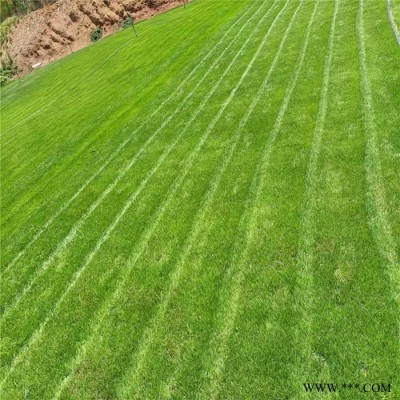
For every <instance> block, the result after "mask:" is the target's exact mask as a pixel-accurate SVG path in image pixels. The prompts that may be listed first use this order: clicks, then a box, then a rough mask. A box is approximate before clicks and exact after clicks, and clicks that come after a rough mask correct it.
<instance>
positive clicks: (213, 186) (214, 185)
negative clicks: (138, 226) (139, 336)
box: [57, 9, 284, 397]
mask: <svg viewBox="0 0 400 400" xmlns="http://www.w3.org/2000/svg"><path fill="white" fill-rule="evenodd" d="M283 10H284V9H282V10H281V12H283ZM267 15H268V13H267V14H266V15H265V16H267ZM279 16H280V14H278V15H277V16H276V17H275V19H274V21H273V22H272V24H271V25H270V28H269V30H268V32H267V34H266V38H268V37H269V35H270V33H271V31H272V29H273V27H274V25H275V22H276V21H277V20H278V18H279ZM264 46H265V40H264V41H263V43H261V45H260V47H259V49H258V51H257V52H256V53H255V55H254V57H253V59H252V60H251V61H250V64H249V65H248V66H247V68H246V70H245V72H244V73H243V75H242V77H241V79H240V81H239V82H238V84H237V85H236V87H235V88H234V89H233V90H232V92H231V94H230V96H229V98H228V100H227V102H226V103H224V105H223V107H222V108H221V109H220V110H219V112H218V114H217V116H216V118H215V119H214V121H213V122H212V124H211V126H209V129H210V130H212V129H214V126H215V124H216V123H217V122H218V120H219V119H220V117H221V115H222V113H223V112H224V110H225V108H226V107H228V105H229V103H230V102H231V101H232V100H233V99H234V97H235V93H236V92H237V90H238V88H239V87H240V86H241V84H242V82H243V80H244V79H245V78H246V76H247V75H248V73H249V71H250V69H251V68H252V66H253V64H254V62H255V60H256V59H257V58H258V56H259V53H260V51H261V49H262V48H263V47H264ZM272 69H273V67H271V69H270V72H269V75H270V74H271V72H272ZM265 84H266V81H265V82H264V86H265ZM260 95H261V93H259V94H258V95H257V96H256V99H255V100H254V101H253V102H252V104H251V105H250V107H249V109H248V110H247V112H246V114H245V116H244V118H243V119H242V120H241V122H240V124H239V128H238V130H237V131H236V132H235V134H234V135H233V137H232V140H231V141H232V144H231V146H230V148H229V150H228V151H227V153H226V156H225V157H224V158H223V160H222V162H221V165H220V166H219V168H218V169H217V171H216V174H215V176H214V177H213V178H212V180H211V182H210V185H209V189H208V190H207V192H206V194H205V196H204V199H203V200H202V204H201V206H200V208H199V210H198V211H197V214H196V217H195V222H194V223H193V228H192V230H191V232H190V235H189V236H188V239H187V241H186V244H185V245H184V246H183V247H184V250H183V253H182V255H181V256H180V259H179V261H178V265H177V266H176V268H175V270H174V273H173V276H172V278H171V280H170V285H169V288H168V289H167V290H166V292H165V297H164V298H163V299H162V301H161V302H160V304H159V311H158V312H157V314H156V315H155V317H154V318H153V320H152V321H151V322H150V328H149V329H148V330H147V331H146V332H145V333H144V334H143V340H144V344H143V346H142V347H141V349H139V350H138V352H139V353H140V354H145V353H146V349H148V346H149V343H150V342H151V340H152V339H151V337H152V336H153V335H154V331H153V329H154V327H155V326H156V325H157V324H158V322H157V321H158V320H160V319H162V318H163V315H164V313H165V310H166V308H167V307H168V303H169V299H170V297H171V293H172V291H173V290H174V288H175V287H176V286H177V285H178V284H179V277H180V274H181V272H182V267H183V264H184V262H185V259H186V255H187V253H188V252H189V251H190V249H191V248H192V246H193V244H194V243H195V241H196V238H197V235H198V233H199V229H200V227H201V222H202V219H203V217H204V215H205V212H206V211H207V210H208V208H209V206H210V203H211V201H212V199H213V196H214V195H215V193H216V191H217V189H218V185H219V182H220V179H221V177H222V174H223V173H224V171H225V169H226V167H227V166H228V164H229V161H230V159H231V157H232V155H233V152H234V150H235V148H236V145H237V143H238V140H239V138H240V135H241V133H242V131H243V128H244V125H245V124H246V122H247V120H248V118H249V117H250V115H251V113H252V112H253V110H254V107H255V106H256V104H257V103H258V101H259V99H260ZM194 161H195V159H194V158H192V159H189V160H188V163H187V166H185V167H184V173H183V174H181V175H180V176H179V177H177V179H176V181H175V182H174V184H173V186H172V187H171V190H170V191H169V193H168V195H167V196H166V199H165V201H164V202H163V204H162V206H161V207H160V209H159V211H158V212H157V214H156V217H155V218H154V222H153V223H152V224H151V225H150V226H149V229H148V230H146V232H145V235H144V240H142V241H141V242H139V247H138V248H137V249H135V250H134V251H133V254H134V256H133V259H132V260H131V261H129V263H128V268H127V269H126V272H125V273H124V276H123V278H122V282H121V283H120V284H119V286H118V287H117V289H116V291H115V292H114V294H113V296H112V299H111V301H110V303H108V302H107V303H108V304H106V305H105V307H104V308H103V309H102V310H101V311H100V316H99V317H97V318H95V319H94V321H95V322H96V325H95V327H93V328H92V329H91V331H92V332H93V334H92V335H91V336H90V338H88V340H87V342H86V343H84V344H83V346H82V348H81V351H80V353H79V354H78V357H77V358H76V361H74V363H73V364H74V366H75V368H76V367H77V365H78V364H79V363H80V362H81V361H82V359H83V358H84V356H85V353H86V347H88V346H91V345H93V343H96V340H97V338H96V336H97V335H99V333H100V332H101V323H102V322H103V320H104V318H105V317H106V315H107V313H108V312H109V309H110V308H112V307H115V305H116V304H118V303H119V301H118V299H119V297H120V295H121V290H122V289H124V288H126V283H127V282H126V279H127V278H128V277H129V275H130V271H131V270H132V268H134V266H135V264H136V262H137V260H138V259H139V258H140V257H141V256H142V254H143V252H144V251H145V249H146V245H147V241H148V240H149V237H150V236H151V235H152V234H153V233H154V229H155V228H156V227H157V225H158V224H159V222H160V219H161V217H162V215H163V213H164V211H165V210H166V209H167V208H168V207H169V205H170V202H171V201H172V200H173V198H174V196H175V194H176V192H177V190H179V188H180V187H181V185H182V183H183V181H184V179H185V178H186V175H187V173H188V172H189V169H190V168H191V167H192V165H193V162H194ZM152 328H153V329H152ZM140 354H139V357H138V358H140V360H141V361H143V359H144V357H145V356H143V357H140ZM141 361H139V363H140V362H141ZM139 369H140V367H139ZM72 372H74V371H72ZM72 376H73V375H72V373H71V374H70V375H68V377H67V378H66V379H65V380H64V381H63V382H62V385H61V387H60V388H59V389H58V396H57V397H59V396H61V393H62V390H63V389H64V387H65V386H66V385H67V384H68V382H69V381H70V380H71V377H72Z"/></svg>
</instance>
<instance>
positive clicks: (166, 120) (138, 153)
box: [4, 7, 261, 272]
mask: <svg viewBox="0 0 400 400" xmlns="http://www.w3.org/2000/svg"><path fill="white" fill-rule="evenodd" d="M259 10H261V7H259V8H258V11H259ZM246 14H247V12H246ZM246 14H245V15H246ZM256 16H257V13H254V14H253V17H252V18H254V17H256ZM252 18H250V19H249V20H247V21H246V23H245V24H243V25H242V27H241V29H239V30H238V32H237V33H236V35H235V36H234V38H233V39H232V40H231V41H230V43H229V44H228V45H227V46H225V48H224V50H223V51H222V52H220V54H219V56H218V57H217V58H216V59H215V60H214V62H213V64H212V65H211V66H210V67H209V68H208V70H207V71H206V73H205V74H203V75H202V77H201V79H200V80H199V81H198V82H197V84H196V86H195V87H194V88H193V89H192V90H191V92H190V93H189V94H188V95H187V96H186V97H185V98H184V99H183V100H182V101H181V102H180V104H179V107H178V108H177V109H175V110H174V112H173V114H171V115H170V116H169V117H168V118H166V119H165V120H164V122H163V124H162V125H161V126H160V127H159V128H158V129H157V130H156V131H155V132H154V133H153V134H152V135H151V136H150V137H149V138H148V139H147V141H146V142H145V144H144V145H143V146H142V147H141V148H140V149H139V151H138V152H137V153H136V154H135V156H134V158H132V159H131V160H130V162H129V164H128V165H127V166H126V167H125V169H124V170H122V171H121V172H120V173H119V175H118V176H117V178H116V179H115V180H114V181H113V182H112V183H111V184H110V185H109V186H108V187H107V188H106V189H105V191H104V192H103V193H101V195H100V196H99V198H98V199H97V200H96V201H95V202H94V203H93V204H92V205H91V206H90V208H89V209H88V210H87V211H86V213H85V214H84V215H83V216H82V219H81V220H80V221H81V222H80V221H79V222H78V223H75V225H74V227H73V228H72V229H71V231H70V233H69V234H68V235H67V237H66V238H65V239H64V242H61V243H60V244H59V246H58V248H57V249H56V250H55V251H54V252H53V253H52V255H51V256H50V257H49V258H48V259H47V261H46V262H45V264H44V265H43V266H42V268H41V269H42V270H45V269H46V268H47V266H48V265H50V263H51V262H52V261H53V260H54V258H55V257H56V255H57V253H59V251H60V250H62V249H63V248H64V247H65V246H66V245H67V244H68V243H69V242H70V241H71V240H72V239H73V238H74V237H75V235H76V232H77V231H78V230H79V229H80V227H81V226H82V225H83V224H84V222H85V220H86V219H87V218H88V217H89V216H90V215H91V214H92V212H93V211H94V210H95V209H96V208H97V207H98V205H99V204H100V203H101V202H102V201H103V200H104V199H105V198H106V197H107V195H108V194H109V193H110V192H111V191H112V190H113V189H114V187H115V186H116V185H117V184H118V182H119V181H120V180H121V179H122V178H123V177H124V176H125V174H126V173H127V172H128V171H129V170H130V169H131V168H132V166H133V165H134V164H135V162H136V161H137V160H138V159H139V157H140V156H141V155H142V153H143V152H144V151H146V149H147V147H148V146H149V145H150V144H151V143H152V142H153V141H154V140H155V139H156V138H157V136H158V135H159V134H160V132H161V131H162V130H163V129H164V128H165V127H166V126H167V124H168V123H170V122H171V121H172V119H173V118H174V117H175V116H176V115H178V113H179V112H180V110H181V109H182V107H184V106H185V105H186V103H187V102H188V101H189V100H190V98H191V97H192V96H193V94H194V93H195V92H196V90H197V89H198V88H199V87H200V86H201V85H202V83H203V82H204V81H205V79H206V78H207V76H208V75H209V74H210V73H211V72H212V71H213V69H214V67H215V66H216V65H217V64H218V62H219V61H220V60H221V59H222V58H223V56H224V55H225V54H226V52H227V51H228V50H229V49H230V47H231V46H232V45H233V44H234V43H235V42H236V40H237V38H238V37H239V36H240V35H241V33H242V32H243V30H244V29H245V28H246V27H247V25H248V24H249V23H250V22H251V20H252ZM238 22H240V20H238V21H237V23H238ZM235 26H236V24H235V25H233V26H232V27H231V29H233V28H234V27H235ZM228 33H229V31H228V32H227V33H226V35H227V34H228ZM226 35H224V36H223V38H222V39H221V41H220V42H218V43H217V45H216V46H215V47H213V49H212V50H214V49H216V48H217V46H218V45H219V44H221V43H223V40H224V39H225V37H226ZM212 54H213V52H210V53H209V54H208V56H209V57H211V55H212ZM205 60H206V59H203V60H202V62H204V61H205ZM202 62H201V63H199V64H198V66H197V67H200V66H201V64H202ZM196 71H197V70H196V69H194V70H193V71H192V73H191V74H190V75H189V76H188V77H187V79H186V80H185V81H184V82H182V84H181V85H180V86H179V87H178V88H177V90H176V91H175V92H173V93H172V94H171V96H169V97H168V98H167V99H166V100H165V101H164V102H163V103H162V104H161V105H160V106H159V108H158V109H156V110H155V111H154V112H153V113H152V114H151V115H150V117H149V118H147V119H146V120H145V122H148V121H149V120H151V118H152V117H154V115H155V114H157V113H158V112H160V110H161V109H162V108H163V106H164V105H165V104H166V103H167V102H168V101H169V100H170V99H171V98H172V97H173V96H175V95H177V94H179V93H180V90H181V89H182V88H183V86H184V85H185V83H186V82H187V81H188V80H189V79H191V78H192V76H193V75H194V74H195V72H196ZM144 124H145V123H143V124H142V125H141V126H139V128H138V129H136V130H135V131H134V132H133V134H132V135H131V136H130V137H129V138H127V139H126V140H125V141H124V142H123V143H122V144H121V145H120V146H119V147H118V148H117V150H116V151H115V152H114V153H113V154H112V155H111V157H109V158H108V159H107V161H106V162H105V163H104V164H103V165H102V166H101V168H100V169H99V170H98V171H96V173H95V174H94V175H92V176H91V177H90V178H89V179H88V180H87V181H86V182H85V184H84V185H83V186H82V187H81V188H80V189H79V190H78V192H76V193H75V194H74V196H73V197H72V198H71V199H69V200H68V201H67V202H66V203H64V204H63V206H62V207H61V208H60V209H59V210H58V211H57V213H56V214H55V215H53V216H52V217H51V218H50V219H49V220H48V221H47V222H46V224H45V226H44V227H43V228H42V229H41V230H40V231H39V232H38V233H37V234H36V235H35V236H34V237H33V239H32V240H31V241H30V242H29V243H28V245H27V246H26V247H25V248H24V249H23V250H22V251H21V252H19V253H18V254H17V256H16V257H15V258H14V259H13V260H12V262H11V263H10V264H9V265H8V266H7V267H6V268H5V271H4V272H7V271H8V270H9V269H10V268H12V267H13V266H14V265H15V263H16V262H17V261H18V260H19V259H20V258H21V257H22V256H23V255H24V253H25V252H26V251H27V249H28V248H29V247H31V246H32V245H33V244H34V243H35V242H36V241H37V240H38V239H39V238H40V236H41V235H42V234H43V233H44V232H45V231H46V230H47V229H48V228H49V227H50V225H51V224H52V223H53V222H54V220H55V219H56V218H57V217H58V216H59V215H60V214H61V213H62V212H63V211H64V210H66V209H67V208H68V207H69V206H70V205H71V204H72V203H73V201H74V200H75V199H76V198H77V197H78V196H79V195H80V194H81V193H82V192H83V191H84V190H85V189H86V188H87V187H88V186H89V185H90V184H91V183H92V182H93V180H94V179H96V178H97V177H98V176H99V175H100V174H101V173H102V172H103V170H105V169H106V168H107V167H108V165H109V164H110V163H111V161H112V160H113V159H114V158H115V157H117V155H118V154H119V153H120V152H121V151H122V150H123V148H124V147H125V146H126V145H127V144H128V143H129V141H130V140H132V138H133V137H134V134H135V133H137V132H138V131H140V130H141V129H142V128H143V126H144Z"/></svg>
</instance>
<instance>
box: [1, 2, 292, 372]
mask: <svg viewBox="0 0 400 400" xmlns="http://www.w3.org/2000/svg"><path fill="white" fill-rule="evenodd" d="M285 6H286V5H285ZM264 18H265V15H264V17H263V18H262V19H261V20H260V22H259V23H258V24H257V26H256V28H255V29H254V30H256V29H258V28H259V26H260V25H261V22H262V21H263V20H264ZM253 32H254V31H253ZM250 39H251V36H250V37H249V38H248V39H247V40H246V42H245V44H244V45H243V46H242V47H241V49H240V50H239V52H238V53H237V55H236V56H235V58H234V59H233V60H232V61H231V63H230V64H229V66H228V68H227V69H226V70H225V71H224V74H223V76H222V77H221V78H220V80H219V81H218V83H217V84H216V85H215V86H214V88H213V90H212V91H211V92H210V94H209V97H211V96H212V94H213V93H214V92H215V91H216V89H217V87H218V85H219V84H220V82H221V81H222V80H223V78H224V77H225V76H226V75H227V73H228V72H229V70H230V69H231V68H232V66H233V65H234V63H235V62H236V59H237V58H238V56H239V55H240V53H241V52H242V51H243V49H244V48H245V47H246V46H247V44H248V43H249V41H250ZM209 97H208V98H206V99H205V100H204V101H203V104H202V106H201V107H200V108H199V109H198V110H197V113H199V112H200V111H201V109H202V108H203V107H204V106H205V104H206V103H207V101H208V99H209ZM196 116H197V114H195V115H194V117H193V118H192V120H194V119H195V118H196ZM192 120H191V121H189V123H188V124H187V125H186V127H188V126H190V124H191V123H192ZM209 133H210V132H207V135H208V134H209ZM202 139H203V140H202V142H203V143H204V141H205V139H206V136H203V138H202ZM175 143H177V141H176V142H175ZM199 149H200V147H198V148H197V151H198V150H199ZM164 159H165V158H164ZM162 162H163V159H160V161H159V163H158V166H157V168H158V167H159V165H161V163H162ZM154 172H155V171H152V172H151V173H150V174H151V175H152V174H154ZM149 179H150V177H149ZM146 183H147V181H146ZM135 198H136V196H132V197H131V198H130V199H129V201H128V202H127V203H126V204H125V206H124V208H123V210H122V211H121V213H120V214H119V215H118V217H117V218H116V219H115V220H114V221H113V223H112V225H111V226H110V227H109V229H108V230H107V232H106V233H105V234H104V235H103V236H102V237H101V238H100V240H99V241H98V243H97V244H96V247H95V249H94V251H93V252H92V253H90V254H89V255H88V257H87V259H86V261H85V263H84V265H83V266H81V268H80V269H79V270H78V272H76V273H75V274H74V278H73V281H72V282H71V283H70V284H69V286H68V288H67V290H66V291H65V292H64V293H63V294H62V296H61V298H60V299H59V300H58V301H57V303H56V305H55V306H54V308H53V311H51V312H49V313H48V316H47V317H46V319H45V321H44V322H43V323H42V324H41V326H40V328H39V329H38V330H36V331H35V332H34V333H33V335H32V336H31V338H30V339H29V340H28V343H27V344H26V345H25V346H24V347H23V349H22V350H21V351H20V352H19V353H18V354H17V355H16V356H15V357H14V361H13V362H12V366H11V368H10V370H9V372H8V373H7V374H6V379H7V378H8V376H9V375H10V374H11V373H12V371H13V370H14V368H15V366H16V365H17V364H18V363H19V361H20V359H22V358H23V357H24V354H25V353H26V352H27V351H28V349H29V347H30V346H31V345H32V343H34V342H35V341H36V340H37V339H38V338H39V337H40V335H41V332H42V331H43V329H44V327H45V326H46V325H47V323H48V321H49V320H50V319H51V317H52V315H53V314H54V311H55V310H56V309H58V307H59V305H60V304H61V303H62V301H63V299H64V298H65V296H66V295H67V294H68V293H69V291H70V290H71V288H72V287H73V286H74V285H75V283H76V282H77V281H78V279H79V277H80V275H81V273H82V271H83V270H84V268H86V266H87V265H88V264H89V263H90V261H91V260H92V258H93V256H94V255H95V254H96V253H97V251H98V249H99V248H100V247H101V245H102V244H103V243H104V241H105V240H107V239H108V237H109V235H110V233H111V232H112V231H113V230H114V228H115V227H116V225H117V224H118V223H119V221H120V219H121V218H122V217H123V215H124V214H125V212H126V211H127V210H128V208H129V207H130V206H131V204H132V202H133V200H134V199H135ZM6 379H5V380H6Z"/></svg>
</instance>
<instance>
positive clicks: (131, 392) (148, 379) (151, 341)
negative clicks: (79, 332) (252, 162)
mask: <svg viewBox="0 0 400 400" xmlns="http://www.w3.org/2000/svg"><path fill="white" fill-rule="evenodd" d="M292 22H293V21H292ZM288 29H289V28H288ZM282 40H284V39H282ZM281 49H282V45H281V46H280V50H281ZM279 52H280V51H278V53H279ZM275 61H276V59H275ZM270 72H271V71H270ZM264 84H265V85H266V84H267V81H265V82H264ZM262 94H263V95H265V93H263V91H260V92H259V93H258V95H257V98H258V99H259V96H261V95H262ZM213 183H214V181H213ZM220 190H221V189H219V191H220ZM225 190H226V189H225ZM208 199H209V197H207V203H206V204H208V201H209V200H208ZM213 206H214V207H215V205H213ZM205 212H208V213H211V210H208V211H207V210H204V211H201V214H200V215H201V219H203V218H204V213H205ZM197 221H198V222H197ZM207 222H208V223H207V224H205V223H204V221H203V223H202V224H201V220H198V219H196V224H195V231H194V232H193V233H192V235H191V238H190V243H188V244H187V245H186V246H185V254H184V256H182V257H181V258H180V261H179V266H180V264H181V262H182V263H184V264H186V265H185V269H186V275H188V274H189V272H188V271H187V270H188V269H190V276H193V275H199V276H201V277H203V276H206V277H207V278H197V279H198V280H196V282H195V283H193V282H190V284H191V286H193V288H194V287H199V291H201V290H205V288H208V286H209V282H208V279H209V278H208V277H209V276H210V275H211V274H212V273H214V270H216V271H218V269H219V268H218V267H219V266H217V265H214V264H212V265H207V267H206V266H204V267H205V268H207V270H204V271H202V272H201V271H197V268H198V267H199V264H200V263H202V262H203V261H202V258H203V257H202V256H203V255H204V253H207V252H212V259H213V260H214V258H215V257H216V254H215V253H214V251H213V250H211V249H209V248H208V247H209V246H210V247H211V246H212V244H211V243H209V244H208V243H207V245H204V249H203V248H201V249H196V251H195V252H194V253H195V254H196V255H197V254H198V257H195V258H194V259H191V260H188V254H189V252H191V251H192V248H193V247H194V246H195V243H198V241H199V238H198V235H199V229H203V230H205V229H206V228H204V226H207V227H208V226H209V225H210V223H209V221H207ZM201 225H203V228H201ZM210 229H211V228H210ZM214 229H215V228H214ZM214 229H213V233H214ZM235 231H236V229H235ZM209 233H210V232H209V231H208V229H207V233H206V234H205V235H207V236H208V234H209ZM225 240H227V239H225ZM188 247H189V249H188ZM186 249H187V250H186ZM224 250H225V251H228V252H229V250H228V249H226V248H225V249H224ZM183 257H184V261H183V260H182V258H183ZM209 261H210V262H211V259H210V260H209ZM222 265H223V264H222ZM222 265H221V267H222ZM211 266H212V267H213V268H211ZM180 268H181V269H182V268H183V267H182V266H181V267H180ZM211 271H212V272H211ZM183 272H184V270H182V271H181V273H183ZM186 279H189V278H186ZM202 280H206V281H207V282H206V283H205V282H201V281H202ZM174 281H175V279H174ZM180 281H182V278H180ZM199 281H200V282H199ZM196 283H197V285H196ZM177 285H178V283H177V284H175V286H174V287H173V288H171V289H170V290H169V291H168V296H169V298H171V296H174V297H176V293H182V292H185V291H187V290H188V291H189V294H188V296H186V297H185V298H183V295H182V294H181V296H180V297H179V299H175V301H174V303H175V305H174V306H175V307H177V309H176V311H177V312H178V314H179V319H184V318H185V314H183V315H182V312H181V313H179V311H178V310H179V309H180V307H179V304H185V309H186V310H187V309H188V307H189V306H190V303H191V302H192V301H193V302H194V304H193V306H194V307H195V309H196V316H191V315H190V313H189V312H188V313H187V314H188V318H191V319H192V320H187V321H186V322H187V325H190V329H191V330H194V331H198V330H199V331H201V332H202V335H204V334H205V327H204V326H203V325H202V324H201V323H199V320H202V319H204V314H205V312H204V313H203V310H202V311H201V312H200V310H197V307H198V306H199V302H202V301H203V296H202V298H201V301H200V300H199V299H196V300H193V299H192V296H193V292H194V289H193V288H192V290H193V292H192V291H191V290H190V288H188V282H187V281H186V282H184V283H182V282H181V283H180V284H179V287H178V286H177ZM218 289H219V285H217V284H216V285H215V288H213V286H211V288H210V289H209V291H210V292H213V290H216V291H218ZM168 302H169V303H171V300H169V301H168ZM204 303H205V305H208V306H210V304H212V303H211V301H210V299H209V298H206V299H205V300H204ZM163 304H164V303H163ZM163 308H165V311H167V309H169V311H168V314H169V318H168V317H165V315H164V316H163V318H162V319H161V318H158V317H159V315H157V319H158V321H157V322H154V323H153V324H152V326H153V329H152V332H151V335H150V334H149V335H148V336H147V338H148V340H147V343H148V344H147V347H149V348H150V347H151V350H147V354H145V355H144V356H143V357H141V361H142V365H141V366H140V367H138V368H137V369H136V371H135V379H129V387H128V389H126V393H127V396H132V397H133V398H153V397H157V398H159V397H160V394H157V390H156V389H157V388H158V382H157V381H154V380H152V378H155V377H157V379H160V380H161V379H163V374H164V370H165V368H166V365H159V363H161V364H168V363H167V361H164V360H166V359H168V358H171V356H170V357H168V354H162V353H161V354H160V352H161V351H162V349H163V340H164V335H169V337H168V338H167V339H168V341H171V342H172V343H174V338H173V337H175V336H176V337H177V338H176V339H177V342H176V343H175V345H174V348H175V351H176V353H177V354H179V357H180V360H179V359H178V360H177V361H176V364H177V365H178V368H179V367H181V365H182V363H183V362H184V361H185V364H186V363H189V361H188V360H187V356H186V354H184V353H183V351H184V350H183V349H182V346H184V345H183V344H182V345H181V342H185V339H184V336H185V332H184V331H185V328H184V327H183V328H182V330H183V332H177V331H176V329H177V326H176V325H177V324H175V321H174V317H173V316H174V312H173V310H171V306H170V305H165V307H163ZM197 311H199V314H197ZM164 314H165V313H164ZM169 321H171V322H169ZM165 325H173V326H172V327H171V328H170V329H166V328H164V326H165ZM187 325H186V324H184V326H187ZM103 332H104V331H103ZM181 335H182V336H181ZM193 335H194V333H193ZM193 335H191V337H190V338H188V342H189V344H188V345H187V346H189V347H192V346H193V347H194V348H196V349H198V351H200V349H204V345H201V344H200V343H195V344H194V343H193V342H192V340H193ZM149 336H150V337H149ZM93 347H94V346H93ZM149 351H151V353H150V354H149ZM196 361H197V360H196ZM196 361H193V360H192V362H191V363H190V365H191V366H192V369H194V368H196V366H197V365H198V361H197V362H196ZM86 362H88V360H86ZM149 363H151V364H150V365H149ZM177 373H179V371H175V373H174V374H172V376H170V377H169V378H167V379H166V380H167V381H171V382H174V383H171V384H170V386H171V387H173V388H174V389H173V391H174V395H175V396H178V397H179V396H182V398H183V397H184V394H182V392H181V391H180V392H177V390H178V387H179V385H178V384H176V374H177ZM208 377H209V375H208V374H207V379H206V381H207V385H209V380H208ZM189 378H190V377H189ZM191 378H192V379H193V380H196V379H197V374H195V373H194V372H193V376H192V377H191ZM192 379H190V381H191V383H192ZM146 389H147V391H146V392H144V390H146ZM194 393H196V392H195V391H193V388H192V391H188V395H189V396H190V395H192V396H193V397H194V395H193V394H194ZM132 397H131V398H132ZM161 397H162V396H161ZM196 398H211V397H210V396H209V395H208V394H204V393H203V394H199V396H197V395H196Z"/></svg>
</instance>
